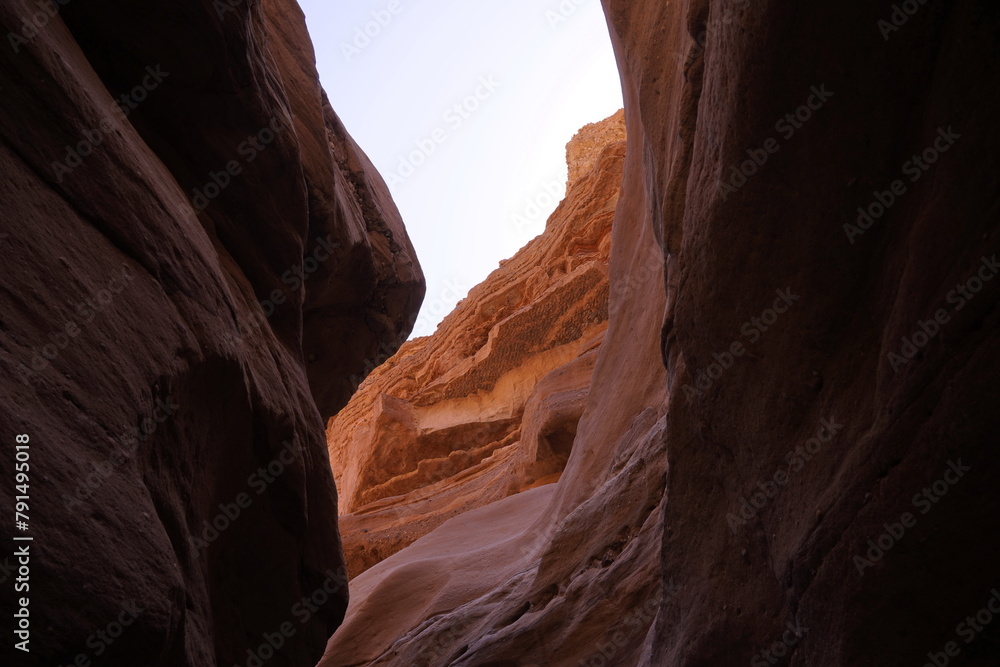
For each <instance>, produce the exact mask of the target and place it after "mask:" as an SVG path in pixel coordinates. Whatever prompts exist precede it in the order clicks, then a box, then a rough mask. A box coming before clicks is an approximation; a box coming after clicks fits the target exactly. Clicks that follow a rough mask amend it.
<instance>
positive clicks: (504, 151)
mask: <svg viewBox="0 0 1000 667" xmlns="http://www.w3.org/2000/svg"><path fill="white" fill-rule="evenodd" d="M299 3H300V5H301V6H302V8H303V10H304V12H305V14H306V21H307V23H308V25H309V32H310V34H311V36H312V40H313V45H314V47H315V49H316V60H317V65H318V69H319V73H320V78H321V80H322V83H323V86H324V88H326V91H327V94H328V95H329V97H330V102H331V103H332V105H333V108H334V109H335V110H336V111H337V113H338V115H339V116H340V117H341V119H342V120H343V121H344V124H345V125H346V126H347V130H348V132H350V133H351V135H352V136H353V137H354V139H355V140H356V141H357V142H358V144H359V145H360V146H361V148H362V149H363V150H364V151H365V153H367V154H368V157H369V158H371V160H372V162H373V163H374V164H375V167H376V168H377V169H378V170H379V172H380V173H381V174H382V177H383V178H384V179H385V180H386V182H387V183H388V184H389V190H390V191H391V192H392V196H393V199H394V200H395V202H396V205H397V206H398V207H399V210H400V213H401V214H402V216H403V222H404V224H405V225H406V229H407V231H408V232H409V234H410V238H411V239H412V241H413V245H414V247H415V248H416V251H417V257H418V258H419V259H420V263H421V266H422V267H423V270H424V274H425V276H426V278H427V296H426V298H425V299H424V306H423V309H422V310H421V313H420V316H419V318H418V320H417V326H416V328H415V329H414V332H413V335H414V336H422V335H427V334H430V333H432V332H433V330H434V328H436V327H437V325H438V323H439V322H440V320H441V319H442V318H443V317H444V316H445V315H446V314H447V313H448V312H450V311H451V310H452V308H454V306H455V304H456V303H457V302H458V300H459V299H460V298H461V297H464V296H465V294H466V292H468V290H469V288H471V287H473V286H474V285H476V284H477V283H479V282H481V281H482V280H483V279H484V278H486V276H487V275H489V273H490V272H491V271H493V270H494V269H495V268H496V267H497V266H498V264H499V261H500V260H501V259H504V258H507V257H510V256H511V255H513V254H514V253H515V252H516V251H517V250H518V249H519V248H521V247H522V246H523V245H524V244H525V243H526V242H528V241H529V240H530V239H531V238H533V237H534V236H536V235H537V234H538V233H539V232H541V231H542V229H543V228H544V226H545V220H546V218H547V217H548V215H549V214H550V213H551V212H552V211H553V210H554V209H555V206H556V204H557V203H558V200H559V199H561V198H562V196H563V194H564V193H565V183H566V157H565V147H566V142H567V141H569V139H570V138H571V137H572V136H573V134H574V133H575V132H576V131H577V130H578V129H580V127H582V126H583V125H585V124H587V123H592V122H594V121H598V120H601V119H603V118H606V117H607V116H610V115H611V114H613V113H614V112H615V111H617V110H618V109H620V108H621V107H622V96H621V86H620V83H619V78H618V71H617V67H616V65H615V60H614V55H613V53H612V50H611V42H610V39H609V37H608V29H607V24H606V23H605V20H604V13H603V11H602V9H601V4H600V0H505V1H504V2H487V1H485V0H299ZM366 33H367V34H366ZM456 105H458V108H457V109H456ZM536 206H537V208H536ZM518 216H519V217H518Z"/></svg>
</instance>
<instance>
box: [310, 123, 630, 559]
mask: <svg viewBox="0 0 1000 667" xmlns="http://www.w3.org/2000/svg"><path fill="white" fill-rule="evenodd" d="M624 154H625V124H624V114H623V112H620V111H619V112H618V113H617V114H615V115H614V116H612V117H610V118H608V119H606V120H605V121H603V122H601V123H594V124H591V125H588V126H586V127H585V128H583V129H582V130H581V131H580V132H579V133H578V134H577V135H576V136H575V137H574V138H573V140H572V141H570V143H569V144H568V146H567V160H568V166H569V173H570V183H569V186H568V190H567V194H566V198H565V199H564V200H563V201H562V202H561V203H560V204H559V207H558V208H557V209H556V211H555V212H554V213H553V214H552V216H551V217H550V218H549V220H548V222H547V223H546V227H545V230H544V232H542V233H541V234H540V235H539V236H537V237H536V238H535V239H533V240H532V241H530V242H529V243H528V244H527V245H525V247H524V248H522V249H521V250H520V251H519V252H518V253H517V254H516V255H514V256H513V257H511V258H510V259H508V260H504V261H503V262H502V263H501V266H500V268H498V269H496V270H495V271H493V273H491V274H490V276H489V277H488V278H487V279H486V280H485V281H483V282H482V283H480V284H479V285H477V286H476V287H474V288H473V289H472V290H471V292H470V293H469V295H468V297H467V298H466V299H464V300H462V302H461V303H459V304H458V306H457V307H456V308H455V310H454V311H453V312H452V313H451V314H450V315H448V316H447V317H446V318H445V320H444V321H443V322H442V324H441V325H440V326H439V327H438V329H437V331H435V332H434V334H433V335H431V336H428V337H424V338H418V339H415V340H412V341H409V342H407V343H406V344H405V345H404V346H403V347H402V349H401V350H400V351H399V352H398V353H397V354H395V355H394V356H392V357H391V358H389V359H388V360H387V361H386V362H385V363H384V364H382V365H381V366H380V367H379V368H377V369H376V370H375V371H374V372H373V373H372V374H371V375H370V376H369V377H368V379H367V380H365V382H364V383H362V385H361V387H360V389H359V391H358V393H357V394H355V395H354V397H353V398H352V399H351V401H350V402H349V403H348V404H347V406H346V407H345V408H344V409H343V410H341V411H340V412H339V413H338V414H337V416H336V417H335V418H334V419H333V420H332V421H331V422H330V426H329V428H328V444H329V448H330V462H331V465H332V467H333V471H334V476H335V478H336V481H337V489H338V490H339V492H340V494H341V514H342V516H341V518H340V525H341V533H342V535H343V539H344V550H345V553H346V555H347V561H348V571H349V572H350V574H351V575H352V576H353V575H356V574H359V573H360V572H362V571H363V570H365V569H367V568H368V567H370V566H371V565H374V564H375V563H377V562H379V561H381V560H383V559H385V558H386V557H388V556H390V555H392V554H393V553H395V552H396V551H399V550H400V549H401V548H403V547H405V546H407V545H408V544H410V543H412V542H413V541H414V540H416V539H417V538H418V537H420V536H422V535H424V534H426V533H428V532H430V531H431V530H432V529H434V528H436V527H437V526H439V525H440V524H442V523H443V522H444V521H445V520H446V519H448V518H450V517H452V516H456V515H458V514H460V513H462V512H466V511H469V510H471V509H474V508H476V507H480V506H483V505H487V504H489V503H492V502H494V501H497V500H500V499H502V498H505V497H507V496H509V495H511V494H514V493H518V492H520V491H522V490H525V489H527V488H531V487H532V486H536V485H541V484H544V483H551V482H554V481H556V480H557V479H558V478H559V475H560V474H561V472H562V470H563V468H564V467H565V465H566V460H567V459H568V458H569V454H570V450H571V448H572V445H573V439H574V437H575V434H576V429H577V423H578V422H579V419H580V416H581V414H582V413H583V409H584V406H585V403H586V397H587V393H588V389H589V385H590V379H591V375H592V373H593V368H594V361H595V359H596V356H597V350H598V348H599V346H600V343H601V340H602V339H603V337H604V334H605V331H606V329H607V319H608V291H609V283H608V273H607V264H608V255H609V252H610V244H611V221H612V219H613V218H614V210H615V204H616V202H617V200H618V188H619V184H620V182H621V170H622V163H623V160H624Z"/></svg>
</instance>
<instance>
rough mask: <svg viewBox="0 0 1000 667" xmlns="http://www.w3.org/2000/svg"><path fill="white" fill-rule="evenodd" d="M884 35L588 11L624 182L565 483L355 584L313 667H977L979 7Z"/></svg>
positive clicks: (997, 15) (981, 568) (990, 70)
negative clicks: (598, 40)
mask: <svg viewBox="0 0 1000 667" xmlns="http://www.w3.org/2000/svg"><path fill="white" fill-rule="evenodd" d="M897 4H898V5H903V4H906V5H907V6H910V7H916V9H914V10H913V11H912V12H911V14H912V15H909V14H907V13H906V12H905V11H904V10H903V9H901V8H896V7H895V6H894V5H892V4H891V3H886V4H884V5H883V4H878V3H876V4H871V3H867V4H866V3H853V4H850V3H849V4H846V5H845V4H827V5H824V4H808V5H807V4H803V3H800V2H792V1H790V0H783V1H776V2H761V3H750V2H739V1H735V0H729V1H723V0H700V1H693V0H681V1H680V2H670V3H664V2H661V1H660V0H605V1H604V6H605V12H606V15H607V16H608V19H609V25H610V29H611V35H612V40H613V43H614V45H615V49H616V53H617V57H618V62H619V69H620V71H621V76H622V82H623V88H624V92H625V103H626V107H625V111H626V113H625V116H626V125H627V127H628V151H627V156H626V161H625V174H624V181H623V185H622V194H621V198H620V200H619V203H618V210H617V214H616V217H615V222H614V229H613V232H612V252H611V260H610V274H611V280H612V290H611V308H610V310H611V317H610V321H609V325H608V330H607V334H606V336H605V339H604V342H603V343H602V345H601V347H600V350H599V352H598V355H597V359H596V364H595V369H594V375H593V379H592V382H591V389H590V392H589V395H588V402H587V406H586V409H585V411H584V414H583V416H582V417H581V419H580V422H579V424H578V427H577V435H576V439H575V442H574V444H573V448H572V455H571V456H570V458H569V461H568V463H567V466H566V469H565V471H564V473H563V474H562V476H561V478H560V480H559V482H558V483H557V484H555V485H549V486H545V487H542V488H539V489H534V490H531V491H529V492H527V493H522V494H518V495H515V496H512V497H509V498H506V499H504V500H501V501H499V502H496V503H493V504H490V505H487V506H485V507H482V508H479V509H477V510H474V511H472V512H469V513H467V514H463V515H461V516H459V517H457V518H454V519H452V520H450V521H448V522H446V523H445V524H443V525H442V526H441V527H439V528H438V529H437V530H435V531H433V532H431V533H430V534H428V535H426V536H425V537H423V538H422V539H420V540H418V541H417V542H415V543H414V544H413V545H411V546H410V547H409V548H407V549H404V550H402V551H400V552H399V553H397V554H395V555H394V556H392V557H390V558H388V559H386V560H385V561H383V562H381V563H379V564H378V565H376V566H375V567H373V568H372V569H370V570H368V571H367V572H365V573H364V574H362V575H361V576H360V577H358V578H357V579H356V580H354V582H353V583H352V586H353V596H354V597H353V598H352V604H351V608H350V609H349V612H348V617H347V619H346V620H345V624H344V625H343V626H342V627H341V629H340V630H339V632H338V633H337V634H336V635H335V636H334V638H333V639H332V640H331V642H330V645H329V648H328V653H327V656H326V658H325V659H324V661H323V663H321V664H323V665H362V664H365V665H367V664H378V665H519V666H522V665H523V666H529V665H574V666H575V665H580V664H585V665H605V664H607V665H634V664H642V665H655V666H665V665H670V666H672V667H673V666H692V667H694V666H699V667H701V666H704V667H716V666H718V665H738V664H751V665H753V664H756V665H761V664H787V665H811V666H815V665H823V666H831V667H834V666H842V665H852V666H853V665H862V666H865V665H904V664H913V665H919V664H924V663H930V664H943V663H942V662H941V661H942V660H944V661H946V662H947V664H951V665H975V666H982V667H986V666H987V665H995V664H998V663H1000V636H998V635H1000V623H998V622H997V621H996V615H995V613H994V612H992V611H990V610H989V609H988V608H987V603H988V601H989V600H990V598H991V595H993V591H995V590H997V572H998V571H997V565H996V563H997V555H998V553H1000V534H998V533H997V532H996V530H995V529H994V526H995V524H996V515H997V512H998V510H1000V494H998V492H997V490H996V489H997V487H996V482H995V480H996V478H997V476H998V473H1000V470H998V468H1000V457H997V456H996V454H995V452H994V449H995V434H996V432H997V430H998V427H1000V413H998V412H997V410H996V405H997V402H998V399H1000V388H998V385H997V381H996V372H995V369H996V367H997V364H998V361H1000V359H998V356H1000V340H998V337H1000V333H998V331H1000V329H998V324H1000V322H998V319H1000V309H998V307H997V305H998V300H1000V291H998V289H1000V280H998V279H997V276H996V272H997V271H1000V266H995V265H994V263H993V262H994V260H993V257H994V253H997V251H998V247H997V246H998V237H997V229H996V226H997V222H996V221H997V217H996V216H997V212H998V210H1000V197H998V194H997V193H998V191H1000V188H998V187H997V176H996V174H997V173H1000V172H998V167H1000V165H998V164H997V160H998V157H997V156H998V155H1000V151H998V146H1000V142H998V136H997V135H998V133H1000V129H998V126H997V124H996V123H995V122H994V120H993V118H994V117H995V111H996V108H997V99H996V98H997V92H996V91H997V90H998V85H997V84H998V83H1000V80H998V79H1000V72H998V68H1000V60H998V59H997V57H996V35H997V33H998V30H1000V6H997V5H996V4H995V3H989V2H986V1H985V0H967V1H961V2H955V3H933V2H928V3H925V4H923V5H921V4H919V3H897ZM894 14H895V15H894ZM880 21H883V23H881V24H880ZM886 26H888V27H886ZM831 93H832V95H831ZM788 114H792V116H791V117H790V118H789V117H788ZM956 134H957V135H960V137H956V136H955V135H956ZM935 143H936V144H937V147H936V148H935ZM928 149H932V150H930V151H928ZM925 151H926V153H925ZM934 151H938V154H935V152H934ZM915 155H916V156H918V157H917V158H916V159H917V160H919V161H920V164H923V165H924V166H920V164H918V162H917V161H914V159H913V158H914V156H915ZM748 160H749V162H748ZM734 168H735V169H738V170H740V171H743V172H744V174H742V175H737V174H736V172H734ZM746 174H749V176H747V175H746ZM896 180H898V181H899V183H898V184H897V185H896V186H895V189H896V191H895V192H893V187H894V186H893V183H894V182H895V181H896ZM880 200H881V201H880ZM873 204H874V205H876V206H873ZM878 206H882V207H883V208H881V209H880V208H878ZM886 206H888V210H885V208H884V207H886ZM859 207H863V209H866V210H869V211H870V213H869V214H870V215H872V216H873V219H872V220H871V221H868V220H865V219H864V218H861V224H860V225H858V222H857V221H858V219H859V211H858V209H859ZM847 225H852V226H853V227H852V226H847ZM654 239H658V241H656V240H654ZM657 243H658V245H659V247H661V248H662V249H663V257H664V258H665V263H664V264H665V267H666V270H665V272H664V274H663V278H664V279H663V280H662V281H661V279H660V277H657V276H655V275H654V277H653V278H652V279H649V280H645V281H643V280H640V279H639V276H640V273H639V269H640V267H641V266H642V261H641V259H639V258H641V257H642V256H643V253H644V252H646V251H647V250H648V249H649V248H651V247H654V244H657ZM616 284H621V285H622V288H621V289H620V290H618V289H615V286H616ZM963 290H964V292H963ZM782 295H783V296H782ZM933 320H936V323H935V321H933ZM904 339H905V340H904ZM661 340H662V341H663V345H661ZM736 344H738V345H736ZM661 360H663V361H661ZM664 362H665V365H666V370H664V367H663V366H664ZM668 378H669V383H668ZM668 386H669V390H670V391H669V399H668V392H667V388H668ZM992 604H993V608H994V609H996V608H997V607H996V602H993V603H992ZM980 610H985V611H982V612H981V611H980ZM977 614H978V616H979V619H978V620H977V619H976V618H975V617H976V616H977ZM970 617H971V619H970V620H969V621H966V620H965V619H967V618H970ZM988 619H989V620H990V621H991V622H990V623H987V620H988ZM949 642H951V643H949ZM946 650H947V651H948V652H949V653H950V655H946V654H945V653H944V652H945V651H946ZM765 651H768V652H767V653H765ZM935 660H936V661H937V662H936V663H935V662H934V661H935Z"/></svg>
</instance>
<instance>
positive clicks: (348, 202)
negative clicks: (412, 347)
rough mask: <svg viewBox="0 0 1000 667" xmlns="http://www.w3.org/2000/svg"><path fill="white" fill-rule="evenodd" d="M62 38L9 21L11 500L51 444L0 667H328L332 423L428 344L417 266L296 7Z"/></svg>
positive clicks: (5, 397) (51, 22) (338, 566)
mask: <svg viewBox="0 0 1000 667" xmlns="http://www.w3.org/2000/svg"><path fill="white" fill-rule="evenodd" d="M52 7H55V5H52ZM219 7H222V8H226V10H225V11H221V10H220V9H219ZM34 13H38V14H39V15H40V16H41V17H42V18H41V19H37V20H38V21H39V22H40V23H42V24H43V25H42V27H40V28H38V29H37V30H35V31H34V32H36V33H37V34H32V33H31V31H28V30H25V29H24V28H23V26H24V25H26V23H25V22H26V21H31V20H32V19H31V17H32V15H33V14H34ZM53 14H54V15H52V16H48V14H45V13H44V11H43V10H42V9H40V5H36V4H35V3H32V2H27V1H26V0H24V1H22V0H14V1H12V2H7V3H4V4H3V5H2V6H0V33H2V34H4V35H7V33H8V32H10V33H11V34H13V35H16V36H21V35H26V36H25V37H24V39H23V40H22V41H18V40H14V41H11V40H10V38H9V37H6V38H4V44H3V45H2V48H0V89H2V90H0V95H3V104H2V105H0V173H2V175H3V178H2V179H0V202H2V204H3V206H2V208H3V230H2V231H3V234H2V239H0V257H2V260H0V263H2V265H3V267H4V278H3V289H2V297H0V298H2V305H3V308H2V311H0V332H2V336H0V369H2V377H3V378H4V380H3V381H2V382H0V423H2V424H3V425H4V428H3V435H2V438H3V439H4V442H3V448H4V450H3V451H4V454H3V457H2V460H3V461H4V462H5V463H4V465H3V471H4V483H3V484H2V485H0V498H2V502H3V505H4V506H5V507H8V508H10V507H12V506H13V500H12V495H11V494H12V493H13V488H12V487H13V466H12V464H10V465H9V464H8V463H7V462H10V461H12V460H13V442H14V434H16V433H26V434H29V435H30V437H31V459H30V466H31V470H30V475H31V478H30V479H31V486H30V495H31V503H30V508H31V512H30V516H31V523H30V526H31V530H30V534H32V535H33V536H34V538H35V541H34V542H33V543H32V545H31V549H32V552H31V581H30V600H31V602H30V610H31V619H32V626H31V629H32V634H31V641H30V649H31V653H30V654H24V653H22V652H20V651H15V650H14V648H13V646H12V643H11V642H9V641H5V642H4V645H3V648H2V649H0V656H2V657H0V662H3V663H4V664H17V665H45V666H46V667H48V666H51V665H56V664H70V663H71V662H73V661H74V660H75V659H76V658H77V656H78V655H80V654H83V655H85V656H86V658H88V659H90V660H92V661H94V662H93V664H117V665H125V664H128V665H147V664H148V665H165V666H170V667H173V666H176V665H192V666H193V665H197V666H199V667H201V666H203V665H214V664H226V665H231V664H234V663H245V662H246V660H247V651H248V650H256V649H257V647H258V646H259V645H260V644H262V643H263V642H264V634H265V633H274V632H276V631H279V630H280V628H281V626H282V624H283V623H286V622H289V623H291V627H292V628H293V629H294V633H293V635H292V636H291V637H289V638H288V639H287V641H286V642H285V643H284V646H283V648H282V649H281V651H280V652H279V654H278V655H276V656H275V657H274V658H273V659H271V660H269V661H268V664H271V665H308V664H312V663H313V662H315V660H317V659H318V658H319V656H320V654H321V653H322V648H323V646H324V643H325V641H326V639H327V637H328V636H329V635H330V633H332V631H333V630H334V628H336V627H337V625H338V623H339V622H340V619H341V618H342V615H343V613H344V608H345V606H346V600H347V593H346V587H345V585H344V583H345V582H344V580H343V569H342V566H343V559H342V554H341V550H340V540H339V536H338V533H337V528H336V514H337V510H336V507H337V501H336V491H335V489H334V484H333V478H332V476H331V474H330V469H329V465H328V459H327V455H326V448H325V446H324V438H323V426H324V419H325V418H326V417H329V416H330V415H332V414H333V412H334V411H335V410H336V409H338V408H339V407H340V406H342V405H343V404H344V403H345V402H346V401H347V399H348V397H349V396H350V393H351V392H352V390H353V386H352V384H351V380H350V378H351V376H352V375H358V374H361V373H362V372H364V370H365V364H366V360H367V359H369V358H371V357H372V356H374V355H375V354H376V353H377V351H379V350H381V349H386V348H388V349H394V348H395V346H396V345H398V344H399V342H400V341H401V340H402V339H403V338H405V336H406V334H407V332H408V331H409V327H410V326H411V325H412V322H413V320H414V318H415V316H416V309H417V305H418V303H419V301H420V298H421V295H422V290H423V283H422V276H421V273H420V269H419V267H418V265H417V262H416V259H415V257H414V255H413V251H412V247H411V246H410V244H409V241H408V240H407V238H406V235H405V232H404V231H403V228H402V225H401V223H400V221H399V216H398V213H397V212H396V209H395V207H394V205H393V204H392V201H391V199H390V198H389V196H388V193H387V191H386V189H385V186H384V184H383V183H382V181H381V179H380V178H379V176H378V175H377V174H376V173H375V172H374V170H373V169H372V168H371V165H370V163H369V162H368V161H367V159H366V158H365V157H364V155H363V153H362V152H361V151H360V149H359V148H358V147H357V146H356V145H355V144H354V142H353V141H352V140H351V139H350V137H349V136H348V135H347V133H346V132H345V130H344V128H343V126H342V125H341V124H340V122H339V121H338V120H337V118H336V116H335V115H334V113H333V111H332V110H331V109H330V108H329V105H328V104H327V103H326V100H325V97H324V96H323V93H322V91H321V89H320V87H319V84H318V82H317V81H318V78H317V75H316V72H315V69H314V66H313V59H312V52H311V47H310V44H309V40H308V37H307V35H306V32H305V24H304V20H303V17H302V14H301V12H300V11H299V10H298V8H297V7H296V6H295V5H294V3H291V2H286V1H284V0H273V1H271V0H269V1H268V2H265V3H263V4H260V3H240V2H233V3H212V2H208V1H207V0H206V1H201V2H195V1H192V0H185V1H182V2H153V3H145V4H143V5H141V6H140V5H136V4H130V3H126V2H118V1H98V2H84V3H76V2H73V3H69V4H65V3H64V4H63V5H62V6H60V7H59V8H58V13H57V14H56V13H55V12H53ZM22 30H25V32H23V33H22ZM15 46H16V47H17V48H16V49H15V48H14V47H15ZM137 86H138V88H136V87H137ZM133 91H134V92H133ZM122 95H133V96H134V99H132V100H130V101H122V102H120V103H121V104H123V105H126V107H128V108H129V113H128V116H127V118H126V117H125V116H124V115H123V113H122V112H121V111H120V109H119V106H118V103H116V98H119V99H120V96H122ZM140 97H141V98H143V99H141V100H140V99H138V98H140ZM133 104H134V107H135V108H134V109H133V108H131V106H132V105H133ZM254 141H257V142H259V143H258V144H254V143H253V142H254ZM59 163H62V165H61V166H59ZM227 169H228V173H227ZM220 183H221V184H222V185H223V186H224V187H218V184H220ZM200 197H204V199H201V198H200ZM88 299H89V300H91V303H90V304H89V305H88V302H87V300H88ZM317 407H318V409H317ZM269 467H270V472H268V468H269ZM261 469H263V471H264V472H260V470H261ZM268 480H270V481H268ZM242 500H247V501H248V502H246V503H244V504H246V505H247V506H246V507H240V506H239V503H240V502H241V501H242ZM234 508H235V509H234ZM237 512H238V516H233V515H234V514H236V513H237ZM227 515H228V516H227ZM4 516H5V519H4V528H5V530H4V533H5V534H6V535H8V536H9V535H10V534H11V533H12V532H13V526H12V523H11V522H12V521H13V517H12V516H11V514H10V513H9V512H8V513H5V515H4ZM212 522H218V525H220V526H223V525H225V526H226V527H224V528H223V529H221V530H219V531H218V533H217V535H216V533H214V532H212V530H211V529H209V528H207V524H210V523H212ZM199 540H202V542H199ZM8 543H10V542H9V540H8ZM9 553H10V551H9V550H8V549H7V548H6V547H5V550H4V554H3V555H0V562H4V563H5V565H6V561H2V559H3V558H4V557H7V556H8V555H9ZM5 571H6V570H5ZM10 584H11V582H10V581H9V580H8V582H7V583H6V584H5V593H4V595H3V596H0V612H2V614H3V616H4V617H5V618H7V619H8V622H9V619H11V618H12V614H13V603H14V600H13V598H12V596H11V595H10V589H9V588H6V587H7V586H9V585H10ZM324 586H325V588H326V591H325V592H324V593H323V594H322V596H318V597H322V598H323V601H322V602H320V603H319V604H317V605H316V606H315V607H314V609H313V610H310V611H309V613H301V612H302V610H303V607H301V606H300V607H296V605H297V604H299V603H300V601H301V600H302V598H303V597H304V596H312V595H313V594H314V593H315V592H316V591H318V590H321V589H323V588H324ZM317 599H318V598H317ZM135 605H138V606H139V607H142V610H141V611H136V613H137V618H135V619H134V620H131V619H132V617H131V616H129V615H128V614H131V613H133V612H131V611H128V610H130V609H133V607H134V606H135ZM297 612H299V613H297ZM123 613H125V614H126V616H125V617H124V618H126V619H129V621H130V622H129V625H128V627H127V628H126V629H125V631H124V632H123V633H122V634H121V636H120V637H119V638H117V639H115V641H114V642H112V643H111V644H109V645H102V651H101V657H100V662H98V658H97V649H96V648H95V644H94V643H93V641H96V640H92V643H91V644H90V645H88V638H89V637H91V635H93V634H94V633H96V632H97V631H99V630H103V629H105V628H107V627H108V626H109V624H110V623H113V622H116V619H119V618H121V617H122V614H123Z"/></svg>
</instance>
